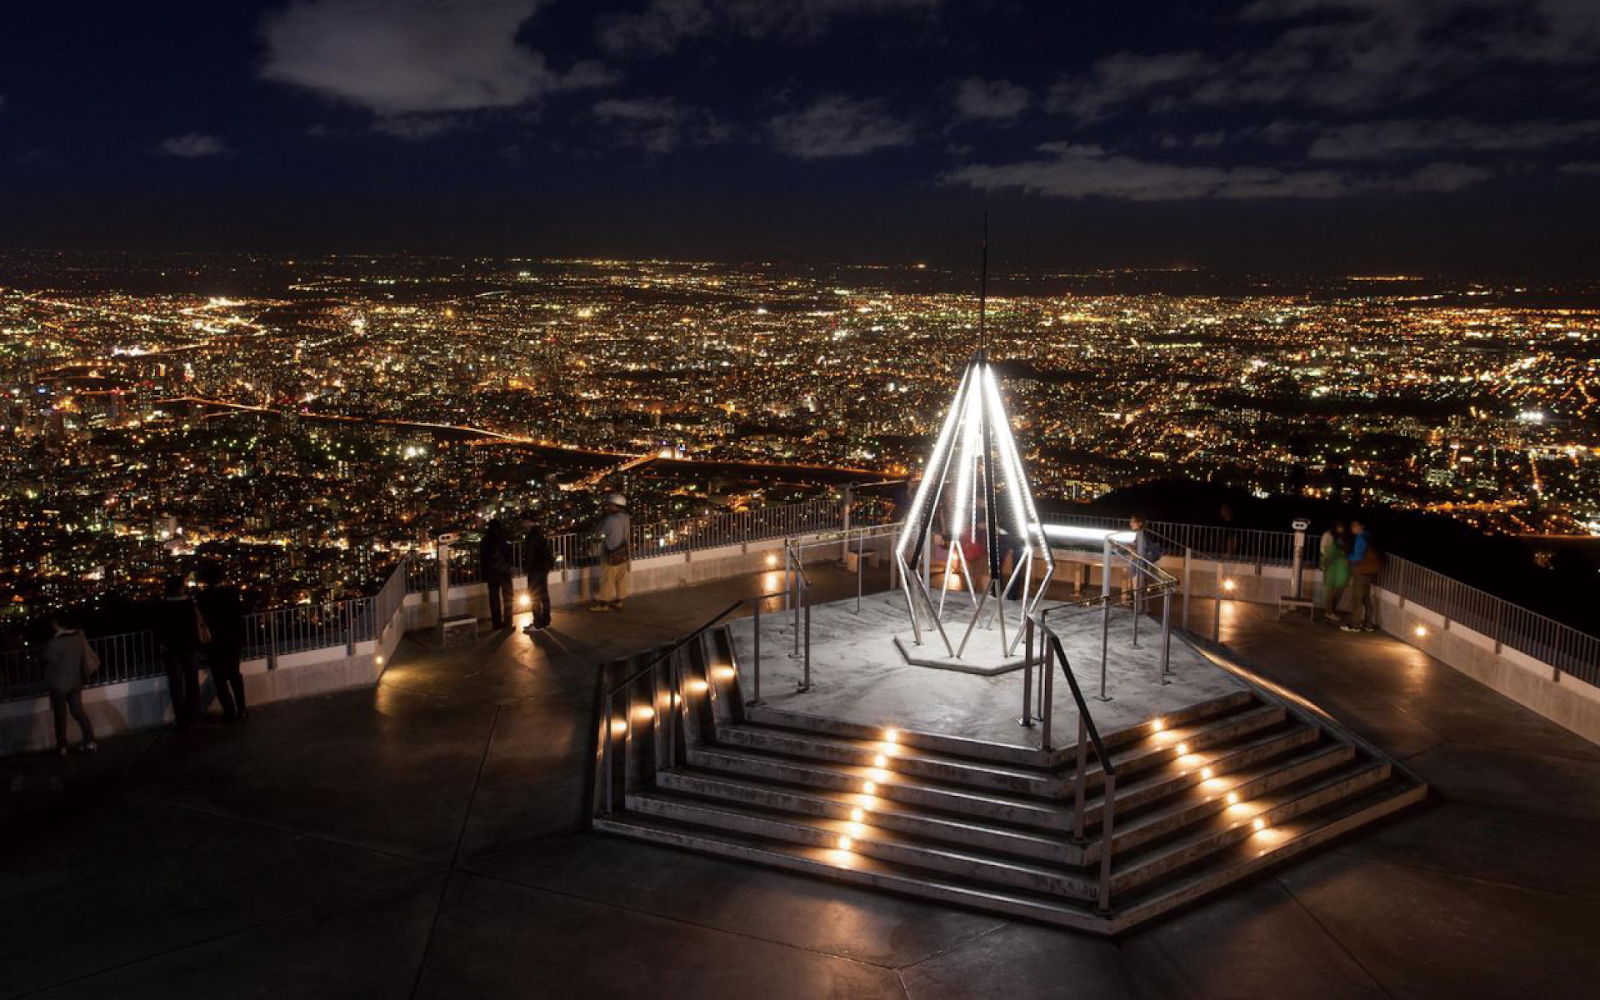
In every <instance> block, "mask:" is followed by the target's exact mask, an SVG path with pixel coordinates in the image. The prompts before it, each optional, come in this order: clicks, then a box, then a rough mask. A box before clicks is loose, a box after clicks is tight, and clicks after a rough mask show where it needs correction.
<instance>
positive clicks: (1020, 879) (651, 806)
mask: <svg viewBox="0 0 1600 1000" xmlns="http://www.w3.org/2000/svg"><path fill="white" fill-rule="evenodd" d="M627 808H628V810H629V811H630V812H633V813H638V814H642V815H646V816H653V817H656V818H658V819H665V820H670V821H673V822H677V823H681V824H685V825H691V826H701V827H710V828H713V829H719V830H726V831H729V832H732V833H736V834H740V835H745V836H754V837H764V838H767V839H770V840H781V841H788V842H790V843H795V844H802V845H805V846H808V847H822V848H830V847H831V848H840V847H844V846H845V845H846V844H848V845H849V846H848V850H849V851H850V852H851V853H854V854H857V855H861V856H864V857H870V858H877V859H878V860H881V861H889V862H894V863H896V864H901V865H907V866H911V867H914V868H918V869H922V870H924V871H930V872H940V873H943V874H945V875H953V876H956V877H959V878H962V879H965V880H969V881H973V882H980V883H988V884H996V885H1002V886H1007V887H1010V888H1014V889H1024V890H1027V891H1029V892H1033V893H1039V894H1042V895H1049V896H1066V897H1071V898H1076V899H1091V898H1093V896H1094V893H1095V884H1094V883H1093V882H1092V881H1091V880H1089V879H1087V878H1084V877H1082V876H1081V875H1079V874H1077V873H1076V871H1075V870H1074V869H1070V868H1067V867H1065V866H1062V865H1048V864H1044V863H1040V862H1037V861H1033V860H1031V859H1026V858H1020V857H1016V856H1014V855H1006V854H994V853H988V852H983V851H980V850H977V849H975V848H962V847H958V846H956V845H950V844H947V843H944V842H940V841H933V840H924V839H921V838H917V837H912V836H908V835H906V834H902V833H897V832H895V831H893V830H889V829H886V828H883V827H879V826H875V825H871V824H869V823H865V822H861V823H856V822H851V821H849V820H834V819H825V818H820V817H812V816H805V815H800V814H797V813H791V812H783V811H778V810H774V809H767V808H762V807H759V806H754V805H750V804H739V805H729V804H727V803H724V802H721V801H717V800H710V799H699V798H693V797H690V796H685V795H679V794H675V793H670V792H664V791H655V792H643V793H639V794H636V795H630V796H628V805H627Z"/></svg>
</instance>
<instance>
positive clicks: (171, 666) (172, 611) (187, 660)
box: [155, 576, 210, 730]
mask: <svg viewBox="0 0 1600 1000" xmlns="http://www.w3.org/2000/svg"><path fill="white" fill-rule="evenodd" d="M155 625H156V639H157V640H158V641H159V642H160V643H161V653H162V657H163V659H165V660H166V664H167V695H168V696H169V697H170V698H171V699H172V718H173V720H174V721H175V722H176V723H177V724H178V729H179V730H186V729H188V728H189V727H190V726H191V725H193V724H194V723H195V722H198V721H199V719H200V647H201V646H202V645H204V643H205V642H206V640H208V639H209V638H210V635H209V634H208V630H206V629H204V628H203V626H204V625H205V622H204V620H203V619H202V618H201V617H200V609H199V607H197V606H196V605H195V603H194V600H193V599H192V598H190V597H189V595H188V594H187V593H186V592H185V591H184V586H183V577H181V576H169V577H167V587H166V596H165V597H163V598H162V599H161V601H160V602H159V603H158V604H157V605H156V622H155Z"/></svg>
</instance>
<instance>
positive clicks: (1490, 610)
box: [1378, 556, 1600, 685]
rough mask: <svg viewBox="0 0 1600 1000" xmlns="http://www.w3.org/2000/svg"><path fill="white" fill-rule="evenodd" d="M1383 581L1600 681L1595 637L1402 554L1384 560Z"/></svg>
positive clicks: (1413, 599) (1450, 616) (1599, 645)
mask: <svg viewBox="0 0 1600 1000" xmlns="http://www.w3.org/2000/svg"><path fill="white" fill-rule="evenodd" d="M1378 586H1380V587H1382V588H1383V589H1384V590H1387V591H1389V592H1390V593H1391V594H1394V595H1395V596H1396V597H1399V598H1400V599H1401V600H1403V601H1405V602H1407V603H1409V604H1417V605H1420V606H1422V607H1424V608H1427V609H1428V610H1429V611H1432V612H1433V613H1434V614H1437V615H1441V616H1443V617H1444V618H1445V619H1446V620H1448V621H1451V622H1459V623H1460V624H1462V625H1465V626H1466V627H1467V628H1470V629H1472V630H1473V631H1475V632H1480V633H1482V634H1483V635H1486V636H1488V637H1489V638H1490V639H1492V640H1494V641H1495V642H1497V643H1499V644H1500V645H1502V646H1509V647H1511V648H1512V649H1515V650H1517V651H1518V652H1520V653H1525V654H1527V655H1528V656H1531V657H1533V658H1534V659H1536V660H1538V661H1539V662H1540V663H1547V664H1549V665H1550V666H1551V667H1554V668H1555V669H1557V670H1560V671H1562V672H1563V673H1567V674H1570V675H1571V676H1573V677H1576V678H1577V679H1578V680H1581V681H1583V682H1584V683H1586V684H1594V685H1600V638H1597V637H1596V636H1592V635H1589V634H1587V633H1585V632H1580V631H1578V630H1577V629H1575V628H1572V627H1571V626H1569V625H1563V624H1562V623H1561V622H1558V621H1556V620H1555V619H1553V618H1547V617H1546V616H1544V615H1541V614H1539V613H1537V612H1534V611H1529V610H1528V609H1527V608H1524V607H1521V606H1519V605H1516V604H1513V603H1511V602H1510V601H1507V600H1503V599H1501V598H1499V597H1496V596H1494V595H1493V594H1490V593H1486V592H1485V591H1482V590H1479V589H1478V588H1476V587H1472V586H1468V585H1467V584H1465V583H1462V582H1461V581H1459V580H1455V579H1452V578H1451V577H1448V576H1445V575H1444V574H1442V573H1436V572H1434V571H1433V570H1431V569H1428V568H1426V567H1424V566H1418V565H1417V564H1416V563H1414V562H1411V561H1410V560H1407V559H1401V558H1399V557H1397V556H1390V557H1388V559H1387V560H1386V561H1385V563H1384V567H1383V573H1382V574H1381V575H1380V576H1379V577H1378Z"/></svg>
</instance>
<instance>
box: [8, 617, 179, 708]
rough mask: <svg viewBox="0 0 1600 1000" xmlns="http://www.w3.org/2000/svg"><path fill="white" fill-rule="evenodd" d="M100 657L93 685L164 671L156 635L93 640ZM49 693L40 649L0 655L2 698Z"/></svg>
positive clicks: (14, 651) (20, 650)
mask: <svg viewBox="0 0 1600 1000" xmlns="http://www.w3.org/2000/svg"><path fill="white" fill-rule="evenodd" d="M89 647H90V648H91V649H93V650H94V651H95V655H97V656H98V657H100V669H99V670H98V671H96V673H95V675H94V677H92V678H91V679H90V680H89V685H90V686H99V685H102V684H119V683H122V682H123V681H131V680H138V679H140V678H143V677H155V676H159V675H160V674H162V673H163V672H164V667H163V666H162V659H161V646H160V644H159V643H157V642H156V638H155V633H154V632H123V633H119V634H117V635H103V636H98V637H96V638H93V639H90V640H89ZM44 691H45V675H44V663H43V661H42V660H40V659H39V650H38V649H37V648H33V649H17V650H11V651H8V652H6V653H4V654H0V699H6V698H23V697H37V696H38V695H40V694H43V693H44Z"/></svg>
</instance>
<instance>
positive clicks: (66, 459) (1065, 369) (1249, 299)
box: [0, 255, 1600, 615]
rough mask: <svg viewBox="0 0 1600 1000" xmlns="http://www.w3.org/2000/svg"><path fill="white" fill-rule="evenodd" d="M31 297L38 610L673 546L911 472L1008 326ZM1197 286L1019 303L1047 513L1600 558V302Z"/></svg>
mask: <svg viewBox="0 0 1600 1000" xmlns="http://www.w3.org/2000/svg"><path fill="white" fill-rule="evenodd" d="M6 272H7V273H8V274H9V275H10V276H11V278H10V280H9V281H8V282H7V283H6V287H4V289H3V290H0V332H3V335H4V336H3V339H0V378H3V382H0V385H3V387H4V395H3V397H0V400H3V404H0V449H3V451H4V454H3V458H4V461H5V462H6V465H7V467H8V468H9V469H10V470H12V473H11V474H10V475H9V476H8V477H7V479H6V485H5V489H4V492H3V494H0V504H3V506H0V518H3V520H4V522H5V523H6V524H7V526H8V528H9V529H10V530H9V531H8V532H7V534H6V538H7V542H6V545H7V547H8V551H7V552H6V553H5V555H6V558H5V560H4V563H5V565H6V566H7V567H8V570H7V572H8V573H9V575H10V579H9V580H8V581H6V582H7V583H8V585H9V588H8V589H9V591H10V593H11V597H10V602H11V607H9V608H8V609H7V610H8V613H10V614H14V615H15V614H26V613H27V612H28V611H29V610H31V609H36V608H37V607H38V606H39V602H56V601H74V600H81V599H83V598H85V597H87V596H90V595H92V594H93V593H96V592H98V591H101V590H106V589H116V590H119V591H121V592H124V593H128V594H131V595H142V594H145V593H149V592H151V591H152V590H153V588H154V587H155V585H156V584H157V583H158V582H159V580H160V578H161V577H162V576H163V575H164V574H165V573H166V572H167V571H169V570H170V569H171V568H174V567H179V566H187V565H189V561H190V560H191V559H192V558H193V557H194V556H195V553H196V552H197V551H202V552H203V553H207V554H211V555H213V556H223V557H226V558H227V559H229V560H230V561H231V562H234V563H237V564H239V565H242V566H244V567H246V568H247V569H248V572H247V573H246V577H247V579H249V580H251V581H253V582H254V583H255V584H256V585H257V586H258V587H260V588H267V589H269V590H270V592H271V594H272V596H273V597H275V598H280V599H289V600H291V601H292V600H300V599H311V598H318V599H320V598H324V597H330V596H342V595H343V594H345V593H348V592H359V591H361V590H362V588H364V587H370V585H371V583H372V581H373V580H374V579H376V578H379V577H380V576H381V574H382V572H383V571H384V570H385V569H386V568H387V566H388V565H390V564H391V563H392V561H393V556H392V553H394V552H396V551H400V550H404V549H407V548H409V547H412V546H415V545H418V544H423V545H425V544H427V541H428V538H429V536H430V532H433V531H438V530H442V529H445V528H450V527H461V526H465V527H468V528H471V527H473V526H474V525H476V524H478V523H481V522H480V521H479V520H478V519H479V518H480V517H481V516H484V515H487V514H490V513H492V512H498V511H510V512H515V513H521V512H523V511H524V510H537V511H539V512H540V514H541V516H543V517H545V518H546V519H548V521H549V522H550V523H551V525H552V526H553V527H563V526H570V525H574V524H578V523H580V522H584V521H586V520H588V519H590V518H592V517H593V516H594V514H595V512H596V511H597V509H598V507H597V505H598V498H599V496H600V495H602V494H603V493H605V492H609V491H611V490H612V489H615V488H619V486H620V485H621V484H627V485H628V486H630V488H632V489H634V490H636V491H637V492H638V500H637V508H636V516H640V517H643V518H668V517H684V516H692V515H696V514H699V513H702V512H707V511H716V510H728V509H741V508H745V507H748V506H752V505H755V506H759V505H762V504H765V503H772V502H782V501H786V500H793V499H801V498H805V497H807V496H812V495H818V494H821V493H824V492H826V491H828V490H830V489H835V488H836V486H837V484H838V483H840V482H842V481H844V480H846V479H848V478H854V479H857V480H866V479H870V478H873V477H877V478H880V479H893V478H900V477H904V476H906V475H907V474H908V472H910V473H914V472H916V471H917V470H918V469H919V467H920V463H921V461H922V460H923V453H924V451H925V448H926V444H925V442H926V441H927V440H928V439H929V437H930V436H931V435H932V434H933V432H934V431H935V430H936V426H935V425H936V423H937V421H938V420H939V419H940V417H941V410H940V408H941V406H942V405H943V403H944V401H945V400H947V399H948V398H949V395H950V393H951V391H952V388H953V385H954V381H955V379H956V378H957V377H958V375H959V368H958V367H956V366H953V365H952V363H951V362H950V360H949V359H951V358H958V359H959V358H962V357H964V352H966V351H969V350H970V349H971V347H972V345H973V344H974V339H975V329H976V306H977V303H976V297H975V296H973V295H971V294H969V293H966V292H964V291H962V290H961V288H962V285H963V284H964V283H966V276H964V275H961V274H952V273H949V272H944V271H929V270H928V269H927V268H919V267H915V266H911V267H903V268H864V267H820V266H817V267H805V268H799V267H779V266H769V265H755V264H752V265H712V264H694V263H677V262H667V261H603V260H596V261H531V260H523V261H519V260H492V259H466V260H456V259H446V258H439V259H414V258H402V257H392V258H371V257H366V258H349V257H331V258H323V259H318V260H314V261H301V260H291V259H273V258H259V257H254V258H203V257H177V258H156V259H153V260H148V261H147V260H140V259H132V258H121V257H110V258H107V257H99V258H84V259H75V258H70V257H69V258H63V257H59V256H55V255H38V256H20V257H18V256H14V257H12V258H11V259H9V260H8V262H7V266H6ZM1166 277H1170V276H1164V275H1162V274H1160V273H1116V272H1107V273H1093V274H1077V275H1074V274H1041V275H1027V276H1024V277H1023V278H1019V279H1016V280H1014V281H1012V282H1010V283H1009V284H1010V286H1011V288H1010V290H1009V291H1005V290H1002V292H1001V294H999V295H997V296H995V297H993V298H992V299H991V302H990V312H989V316H990V329H991V354H992V355H993V356H994V357H995V358H996V359H997V362H998V363H997V370H998V371H999V372H1000V373H1001V375H1002V376H1003V381H1004V391H1005V394H1006V397H1007V399H1008V405H1009V406H1010V408H1011V412H1012V413H1013V414H1014V420H1015V422H1016V427H1017V434H1018V439H1019V441H1020V442H1021V446H1022V448H1023V450H1024V452H1025V460H1026V461H1027V462H1028V463H1029V467H1030V468H1031V469H1032V470H1034V472H1033V474H1034V476H1035V481H1036V484H1037V486H1036V489H1037V490H1038V492H1039V494H1040V495H1041V497H1043V498H1048V499H1054V500H1087V499H1090V498H1093V497H1095V496H1097V495H1100V494H1102V493H1104V492H1106V491H1107V490H1111V489H1114V488H1117V487H1123V486H1127V485H1130V484H1133V483H1138V482H1141V481H1144V480H1149V479H1158V478H1162V477H1183V478H1188V479H1193V480H1201V481H1210V482H1216V483H1221V484H1226V485H1229V486H1236V487H1244V488H1247V489H1249V490H1251V491H1254V492H1256V493H1258V494H1259V495H1262V496H1266V495H1269V494H1288V495H1305V496H1310V497H1328V498H1333V499H1342V500H1346V501H1352V502H1362V503H1367V504H1380V505H1392V506H1395V507H1399V508H1419V509H1428V510H1435V511H1445V512H1449V513H1451V514H1453V515H1454V516H1455V517H1457V518H1460V519H1462V520H1465V521H1468V522H1470V523H1472V524H1474V525H1478V526H1481V527H1483V528H1486V529H1490V530H1496V531H1505V532H1511V533H1539V534H1556V535H1577V534H1584V533H1595V532H1600V452H1597V449H1600V409H1597V406H1596V393H1597V392H1600V360H1597V357H1600V350H1597V345H1600V309H1597V308H1595V307H1593V306H1582V307H1575V306H1572V305H1568V304H1563V305H1541V304H1540V302H1541V301H1546V300H1555V298H1556V296H1554V295H1553V294H1552V293H1550V292H1549V291H1548V290H1541V291H1540V292H1530V291H1529V290H1527V289H1522V288H1497V287H1486V286H1476V285H1469V284H1450V283H1443V282H1439V281H1428V280H1424V279H1420V278H1405V277H1390V278H1351V279H1343V280H1336V281H1324V282H1316V283H1305V284H1301V285H1299V286H1296V285H1294V284H1292V283H1289V282H1284V281H1281V280H1280V281H1277V282H1274V283H1270V284H1263V285H1262V286H1261V287H1258V288H1256V289H1253V290H1249V291H1246V292H1243V293H1237V294H1227V295H1217V294H1172V293H1169V292H1167V291H1165V290H1163V289H1162V282H1163V279H1164V278H1166ZM1187 277H1188V278H1189V279H1190V282H1191V283H1193V276H1187ZM1140 286H1143V287H1140ZM1002 288H1004V285H1002ZM218 289H224V290H225V291H221V292H219V291H218ZM227 289H237V290H236V291H226V290H227ZM1580 291H1587V290H1580ZM1571 297H1572V296H1569V298H1571ZM1579 298H1581V296H1579ZM812 467H816V468H812ZM823 470H843V471H841V472H840V473H839V474H832V475H830V474H826V473H825V472H824V471H823ZM850 470H856V471H855V472H854V473H852V472H851V471H850Z"/></svg>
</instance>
